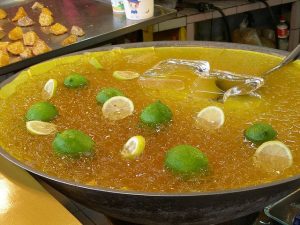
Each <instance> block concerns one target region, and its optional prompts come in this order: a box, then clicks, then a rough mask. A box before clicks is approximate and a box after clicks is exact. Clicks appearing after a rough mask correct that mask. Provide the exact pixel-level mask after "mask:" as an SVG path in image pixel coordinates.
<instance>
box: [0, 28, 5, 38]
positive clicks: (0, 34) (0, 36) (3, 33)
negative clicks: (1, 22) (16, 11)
mask: <svg viewBox="0 0 300 225" xmlns="http://www.w3.org/2000/svg"><path fill="white" fill-rule="evenodd" d="M5 35H6V33H5V32H4V31H3V30H0V40H1V39H2V38H4V36H5Z"/></svg>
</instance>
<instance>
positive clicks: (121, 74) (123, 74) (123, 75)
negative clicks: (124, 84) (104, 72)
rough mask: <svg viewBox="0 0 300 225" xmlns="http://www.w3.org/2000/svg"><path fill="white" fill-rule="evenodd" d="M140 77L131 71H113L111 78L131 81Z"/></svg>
mask: <svg viewBox="0 0 300 225" xmlns="http://www.w3.org/2000/svg"><path fill="white" fill-rule="evenodd" d="M139 76H140V74H139V73H137V72H133V71H115V72H114V73H113V77H114V78H117V79H118V80H132V79H135V78H138V77H139Z"/></svg>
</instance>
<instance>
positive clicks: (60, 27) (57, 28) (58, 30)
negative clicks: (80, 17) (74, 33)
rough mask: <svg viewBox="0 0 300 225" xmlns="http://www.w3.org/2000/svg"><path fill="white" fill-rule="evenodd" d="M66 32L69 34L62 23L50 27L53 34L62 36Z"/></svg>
mask: <svg viewBox="0 0 300 225" xmlns="http://www.w3.org/2000/svg"><path fill="white" fill-rule="evenodd" d="M66 32H68V29H67V28H66V27H65V26H64V25H62V24H60V23H56V24H54V25H52V26H51V27H50V33H51V34H55V35H61V34H64V33H66Z"/></svg>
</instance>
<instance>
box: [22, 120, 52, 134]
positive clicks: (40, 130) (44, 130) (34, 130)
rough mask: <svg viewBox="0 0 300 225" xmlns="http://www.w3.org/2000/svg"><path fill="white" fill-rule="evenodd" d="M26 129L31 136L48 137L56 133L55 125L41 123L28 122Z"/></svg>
mask: <svg viewBox="0 0 300 225" xmlns="http://www.w3.org/2000/svg"><path fill="white" fill-rule="evenodd" d="M26 128H27V130H28V131H29V132H30V133H31V134H35V135H49V134H53V133H56V132H57V128H56V125H55V124H53V123H48V122H43V121H28V122H26Z"/></svg>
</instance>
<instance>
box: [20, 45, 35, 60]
mask: <svg viewBox="0 0 300 225" xmlns="http://www.w3.org/2000/svg"><path fill="white" fill-rule="evenodd" d="M20 56H21V58H22V59H28V58H30V57H32V56H33V53H32V49H31V48H29V47H25V49H24V51H23V52H22V53H20Z"/></svg>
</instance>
